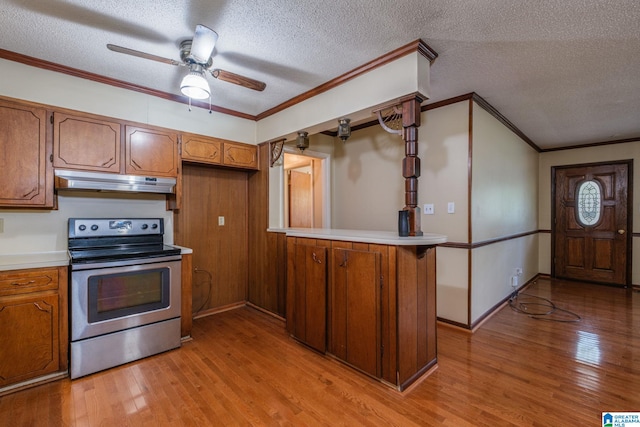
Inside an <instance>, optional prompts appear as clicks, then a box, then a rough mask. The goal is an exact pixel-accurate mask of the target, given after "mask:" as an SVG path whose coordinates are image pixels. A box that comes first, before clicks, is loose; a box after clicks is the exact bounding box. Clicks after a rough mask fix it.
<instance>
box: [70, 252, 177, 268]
mask: <svg viewBox="0 0 640 427" xmlns="http://www.w3.org/2000/svg"><path fill="white" fill-rule="evenodd" d="M180 260H182V255H170V256H161V257H145V258H133V259H132V258H127V259H121V260H110V261H104V262H87V263H82V264H74V263H73V261H71V270H75V271H80V270H95V269H98V268H110V267H126V266H130V265H146V264H160V263H164V262H169V261H180Z"/></svg>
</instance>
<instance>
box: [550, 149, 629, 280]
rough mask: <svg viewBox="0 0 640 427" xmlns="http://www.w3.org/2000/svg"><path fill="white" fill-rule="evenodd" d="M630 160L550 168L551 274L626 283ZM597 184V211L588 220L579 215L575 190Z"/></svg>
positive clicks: (570, 277)
mask: <svg viewBox="0 0 640 427" xmlns="http://www.w3.org/2000/svg"><path fill="white" fill-rule="evenodd" d="M631 169H632V163H631V162H630V161H628V162H627V161H625V162H615V163H598V164H589V165H573V166H566V167H557V168H554V169H553V180H554V184H553V190H554V191H553V202H554V208H553V215H554V228H553V231H552V232H553V248H552V256H553V257H552V274H553V275H554V276H556V277H561V278H566V279H574V280H584V281H591V282H597V283H605V284H612V285H624V286H626V285H628V284H629V282H630V272H631V269H630V260H631V257H630V254H631V232H632V227H631V218H632V215H631V212H629V209H630V208H631V206H632V203H631V193H630V191H629V179H630V176H631ZM585 182H593V183H594V185H597V186H598V187H599V188H600V194H601V197H600V201H599V206H600V207H601V208H600V216H599V219H598V220H597V222H595V223H594V224H592V225H583V224H581V222H580V220H579V219H578V213H577V211H578V208H579V200H578V194H577V192H578V189H579V187H580V185H581V184H582V183H585Z"/></svg>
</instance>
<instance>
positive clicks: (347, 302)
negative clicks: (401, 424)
mask: <svg viewBox="0 0 640 427" xmlns="http://www.w3.org/2000/svg"><path fill="white" fill-rule="evenodd" d="M331 256H332V258H333V262H332V265H333V267H332V269H331V275H332V277H331V278H332V280H331V321H330V324H331V340H330V342H329V351H330V353H332V354H334V355H335V356H337V357H338V358H340V359H342V360H344V361H345V362H347V363H348V364H350V365H353V366H355V367H356V368H358V369H360V370H362V371H364V372H366V373H368V374H370V375H373V376H375V377H380V373H381V365H380V362H381V351H382V348H381V343H380V288H381V286H382V275H381V274H380V253H376V252H365V251H355V250H351V249H343V248H334V249H332V250H331Z"/></svg>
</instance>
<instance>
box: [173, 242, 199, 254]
mask: <svg viewBox="0 0 640 427" xmlns="http://www.w3.org/2000/svg"><path fill="white" fill-rule="evenodd" d="M167 246H173V247H174V248H178V249H180V255H185V254H192V253H193V249H191V248H185V247H184V246H178V245H173V244H171V245H167Z"/></svg>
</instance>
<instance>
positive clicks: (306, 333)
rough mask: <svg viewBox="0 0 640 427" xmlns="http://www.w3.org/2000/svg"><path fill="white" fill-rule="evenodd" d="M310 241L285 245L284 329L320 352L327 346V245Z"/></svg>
mask: <svg viewBox="0 0 640 427" xmlns="http://www.w3.org/2000/svg"><path fill="white" fill-rule="evenodd" d="M311 243H312V242H304V243H303V244H293V245H290V246H287V251H288V258H289V260H290V262H289V265H290V268H288V269H287V274H288V275H289V276H288V277H287V283H291V284H295V285H293V286H291V287H290V288H289V292H288V294H287V330H288V331H289V333H290V334H291V335H293V336H294V337H296V338H297V339H298V340H300V341H302V342H303V343H305V344H307V345H308V346H309V347H311V348H314V349H316V350H318V351H320V352H322V353H324V352H325V351H326V347H327V324H326V312H327V308H326V302H327V248H326V247H323V246H316V245H312V244H311Z"/></svg>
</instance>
